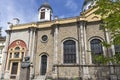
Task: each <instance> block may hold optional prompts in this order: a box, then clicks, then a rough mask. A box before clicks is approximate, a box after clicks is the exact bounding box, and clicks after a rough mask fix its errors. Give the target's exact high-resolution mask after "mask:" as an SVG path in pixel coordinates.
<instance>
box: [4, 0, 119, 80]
mask: <svg viewBox="0 0 120 80" xmlns="http://www.w3.org/2000/svg"><path fill="white" fill-rule="evenodd" d="M89 3H90V4H91V2H89V0H86V1H85V4H84V5H83V11H84V12H82V13H81V15H80V16H77V17H72V18H63V19H59V18H57V17H55V18H54V20H52V14H53V10H52V8H51V6H50V5H49V4H48V3H43V4H42V5H41V6H40V8H39V14H38V18H39V21H38V22H33V23H27V24H14V25H11V26H10V29H9V30H7V31H6V32H7V37H6V45H5V53H6V54H5V55H4V56H6V59H5V60H4V62H5V63H6V64H5V73H4V78H5V79H9V80H20V68H21V62H22V61H23V57H26V56H30V61H31V63H32V64H33V67H31V68H30V77H31V79H32V80H44V78H56V80H57V79H58V78H59V79H60V80H67V79H74V78H83V80H85V79H87V80H88V78H89V79H91V80H102V79H103V80H107V79H110V78H114V77H115V78H116V77H117V78H118V77H119V76H118V73H119V72H120V71H119V72H118V73H117V72H116V74H114V73H113V72H112V71H111V70H110V69H111V68H109V67H108V68H107V69H106V68H99V66H96V65H95V64H94V60H93V59H92V58H93V56H92V54H98V55H99V54H103V55H106V56H109V55H114V54H115V50H114V46H112V47H111V49H110V50H112V51H109V50H108V49H107V48H105V47H103V46H102V45H101V42H103V41H107V42H109V41H110V35H109V33H108V32H107V31H105V30H103V29H102V28H101V26H100V23H101V19H100V16H98V15H95V14H94V11H95V9H92V8H91V7H89V6H90V4H89ZM17 20H18V19H17ZM111 52H112V53H111ZM108 54H109V55H108ZM104 67H105V66H104ZM104 69H105V70H104ZM114 69H115V68H114ZM114 69H112V70H114ZM118 70H120V69H118ZM101 71H103V72H102V73H101ZM112 73H113V74H112ZM95 74H96V75H95ZM111 75H112V77H111ZM41 78H43V79H41Z"/></svg>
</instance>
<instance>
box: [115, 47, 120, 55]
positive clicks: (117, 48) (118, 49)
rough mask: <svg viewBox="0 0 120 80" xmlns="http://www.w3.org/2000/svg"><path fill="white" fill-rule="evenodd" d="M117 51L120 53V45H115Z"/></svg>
mask: <svg viewBox="0 0 120 80" xmlns="http://www.w3.org/2000/svg"><path fill="white" fill-rule="evenodd" d="M114 48H115V53H116V54H117V53H120V45H114Z"/></svg>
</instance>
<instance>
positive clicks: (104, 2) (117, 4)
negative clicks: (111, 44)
mask: <svg viewBox="0 0 120 80" xmlns="http://www.w3.org/2000/svg"><path fill="white" fill-rule="evenodd" d="M95 7H98V10H97V11H96V12H95V13H96V14H98V15H101V19H102V21H103V23H102V26H103V27H104V28H106V29H107V30H108V31H109V32H110V33H111V36H112V39H113V40H115V43H116V44H120V0H98V1H97V2H96V6H95Z"/></svg>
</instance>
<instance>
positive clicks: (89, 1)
mask: <svg viewBox="0 0 120 80" xmlns="http://www.w3.org/2000/svg"><path fill="white" fill-rule="evenodd" d="M94 5H95V0H85V1H84V3H83V12H84V11H86V10H88V9H90V8H91V7H92V6H94Z"/></svg>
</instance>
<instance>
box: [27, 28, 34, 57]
mask: <svg viewBox="0 0 120 80" xmlns="http://www.w3.org/2000/svg"><path fill="white" fill-rule="evenodd" d="M29 34H30V35H29V43H28V45H29V46H28V55H27V56H31V54H32V40H33V28H32V27H31V28H30V29H29Z"/></svg>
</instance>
